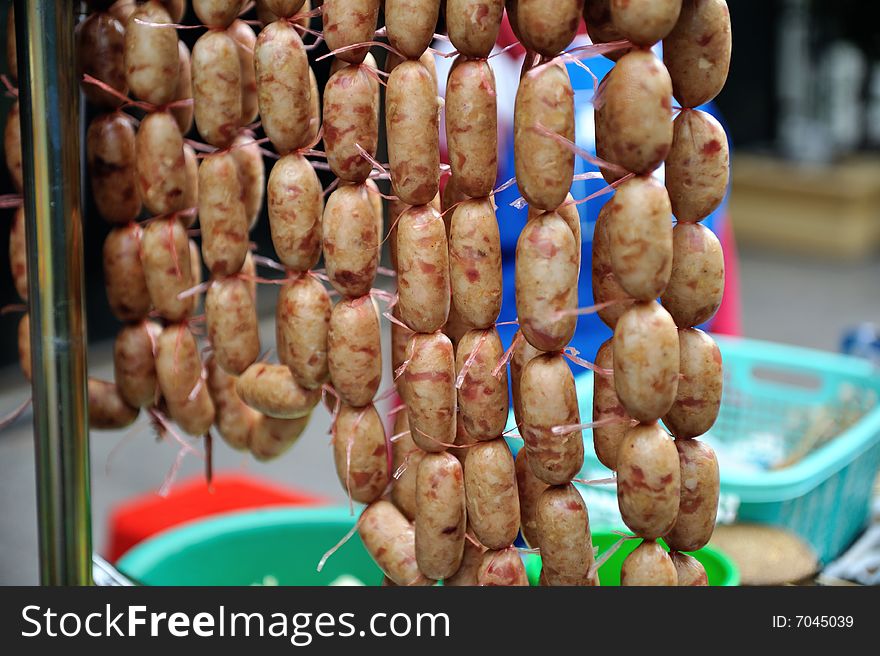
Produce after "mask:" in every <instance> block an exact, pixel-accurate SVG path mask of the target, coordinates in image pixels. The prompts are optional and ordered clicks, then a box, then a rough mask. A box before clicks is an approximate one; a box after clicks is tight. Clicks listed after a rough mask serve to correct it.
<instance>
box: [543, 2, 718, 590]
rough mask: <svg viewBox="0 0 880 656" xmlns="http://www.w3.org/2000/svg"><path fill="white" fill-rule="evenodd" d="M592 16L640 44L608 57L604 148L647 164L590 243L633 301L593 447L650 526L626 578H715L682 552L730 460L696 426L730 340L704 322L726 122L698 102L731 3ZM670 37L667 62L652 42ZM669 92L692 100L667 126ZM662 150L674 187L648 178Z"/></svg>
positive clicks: (714, 398)
mask: <svg viewBox="0 0 880 656" xmlns="http://www.w3.org/2000/svg"><path fill="white" fill-rule="evenodd" d="M648 5H650V6H648ZM585 18H586V19H587V25H588V29H589V30H590V34H591V36H592V37H593V39H594V40H596V41H601V40H615V39H618V38H621V37H622V38H625V39H627V40H628V41H629V42H630V43H632V44H633V48H632V49H631V50H628V51H626V52H621V53H614V54H613V55H612V56H613V58H615V59H617V64H616V66H615V67H614V68H613V69H612V71H611V72H610V73H609V74H608V76H607V77H606V78H605V80H603V82H602V84H601V85H600V87H599V89H600V90H599V98H598V102H597V103H596V113H595V120H596V146H597V153H598V155H599V157H600V158H602V159H604V160H606V161H608V162H611V163H613V164H616V165H618V166H619V167H621V168H622V169H623V171H624V172H631V173H633V174H635V175H634V176H632V177H629V178H628V179H626V180H624V181H623V182H621V183H620V184H619V186H618V187H617V190H616V193H615V195H614V197H613V198H612V199H611V200H610V201H609V202H608V203H607V204H606V205H605V206H604V207H603V209H602V212H601V213H600V215H599V218H598V220H597V223H596V228H595V236H594V240H593V290H594V296H595V300H596V302H597V303H604V302H609V301H623V300H625V299H632V302H618V303H617V304H612V305H609V307H607V308H606V309H605V310H604V311H600V312H599V314H600V317H601V318H602V319H603V321H605V323H606V324H608V325H609V326H610V327H611V328H613V329H614V337H613V339H612V340H609V341H608V342H606V343H605V344H603V345H602V347H601V348H600V350H599V353H598V355H597V358H596V364H597V365H598V366H599V367H603V368H606V369H613V378H608V377H602V376H597V377H596V378H595V386H594V395H593V419H594V421H600V420H602V419H603V418H613V419H614V420H615V421H613V422H609V423H607V424H605V425H602V426H600V427H596V428H594V433H593V435H594V445H595V449H596V454H597V456H598V457H599V459H600V460H601V461H602V463H603V464H605V465H606V466H608V467H609V468H611V469H613V470H615V471H616V472H617V497H618V504H619V507H620V512H621V515H622V517H623V520H624V522H625V523H626V525H627V526H628V527H629V528H630V529H631V530H632V531H633V532H634V533H635V534H636V536H638V537H640V538H642V541H641V543H640V544H639V545H638V546H637V547H636V548H635V550H633V551H632V552H631V553H630V555H628V556H627V558H626V560H625V561H624V564H623V569H622V572H621V583H622V584H623V585H676V584H678V585H706V584H707V582H706V574H705V571H703V569H702V566H701V565H700V564H699V562H698V561H697V560H696V559H695V558H693V557H692V556H689V555H685V554H684V553H682V552H685V551H694V550H696V549H699V548H701V547H703V546H704V545H705V544H706V543H707V542H708V540H709V538H710V537H711V535H712V531H713V530H714V526H715V515H716V511H717V505H718V491H719V478H718V476H719V474H718V463H717V460H716V458H715V454H714V453H713V452H712V449H711V448H710V447H709V446H707V445H706V444H705V443H703V442H699V441H696V440H693V439H692V438H694V437H696V436H698V435H701V434H703V433H705V432H706V431H708V430H709V428H711V426H712V424H713V423H714V421H715V419H716V417H717V415H718V410H719V406H720V401H721V387H722V370H721V354H720V352H719V350H718V347H717V346H716V345H715V343H714V342H713V341H712V339H711V338H710V337H709V336H708V335H706V334H705V333H703V332H702V331H700V330H699V329H697V328H694V326H696V325H698V324H701V323H703V322H705V321H707V320H709V319H710V318H711V317H712V315H714V313H715V311H716V310H717V309H718V307H719V305H720V302H721V294H722V289H723V281H724V261H723V255H722V252H721V245H720V243H719V241H718V239H717V238H716V237H715V236H714V235H713V233H712V232H711V231H709V230H708V229H707V228H705V227H704V226H702V225H700V224H699V223H698V221H700V220H701V219H703V218H705V217H706V216H707V215H708V214H709V213H711V212H712V211H713V210H714V209H715V208H716V207H717V206H718V205H719V204H720V202H721V200H722V198H723V196H724V193H725V190H726V187H727V175H728V164H729V163H728V150H727V138H726V135H725V134H724V130H723V129H722V128H721V126H720V124H718V122H717V121H716V120H715V119H713V118H712V117H711V116H709V115H708V114H706V113H704V112H701V111H699V110H695V109H692V108H693V107H695V106H696V105H700V104H702V103H705V102H707V101H709V100H711V99H712V98H714V97H715V96H716V95H717V94H718V92H719V91H720V90H721V87H722V86H723V85H724V81H725V79H726V77H727V70H728V66H729V61H730V18H729V14H728V9H727V4H726V2H724V0H684V1H683V2H678V1H668V2H654V3H639V2H633V3H629V5H627V4H626V3H618V2H614V1H613V0H612V2H610V3H608V2H605V3H600V2H595V3H588V4H587V6H586V7H585ZM591 18H592V21H591ZM660 39H663V61H662V62H661V61H660V60H659V59H657V58H656V57H655V56H654V55H653V54H652V53H651V51H650V50H649V49H648V48H650V46H652V45H653V44H654V43H656V42H657V41H658V40H660ZM673 96H674V97H675V98H676V99H677V100H678V101H679V102H680V103H681V105H682V109H681V111H680V112H679V114H678V116H677V117H676V118H675V121H674V123H670V122H669V117H670V112H671V104H670V98H672V97H673ZM663 160H665V162H666V169H665V175H666V184H665V186H664V185H662V184H661V183H660V182H659V181H657V180H656V178H654V177H652V175H651V173H652V171H654V169H656V168H657V167H658V166H659V165H660V164H661V163H662V162H663ZM603 174H604V175H605V177H606V180H609V181H611V180H612V179H618V178H619V177H620V176H619V172H614V171H612V170H609V169H604V170H603ZM670 215H674V216H675V217H676V219H677V225H676V226H675V228H674V229H673V228H671V227H670V222H669V217H670ZM658 297H659V298H660V301H661V303H662V305H661V304H658V303H657V302H656V300H655V299H657V298H658ZM661 419H662V421H663V424H664V425H665V427H666V429H668V430H669V431H670V432H671V433H672V435H673V436H674V440H673V439H671V438H670V435H669V434H668V433H667V432H666V430H664V428H663V427H662V426H661V425H660V424H659V423H658V421H659V420H661ZM661 537H662V538H663V539H664V540H665V541H666V543H667V545H668V546H669V547H670V549H672V552H673V553H672V556H671V557H670V555H669V554H667V552H666V551H665V550H664V549H663V548H662V547H661V546H660V545H659V543H658V542H657V540H658V539H659V538H661ZM545 557H546V556H545Z"/></svg>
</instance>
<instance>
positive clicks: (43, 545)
mask: <svg viewBox="0 0 880 656" xmlns="http://www.w3.org/2000/svg"><path fill="white" fill-rule="evenodd" d="M74 12H75V6H74V3H71V2H68V1H67V0H55V1H53V0H15V19H16V26H15V27H16V40H17V43H18V79H19V102H20V103H21V141H22V155H23V167H24V208H25V214H26V216H27V221H26V223H27V229H26V232H27V253H28V295H29V299H30V322H31V358H32V366H33V399H34V441H35V446H36V465H37V511H38V514H39V529H40V576H41V580H42V582H43V584H44V585H89V584H91V582H92V572H91V567H92V560H91V558H92V545H91V516H90V506H91V503H90V493H91V490H90V481H89V442H88V439H89V432H88V401H87V397H88V395H87V391H86V326H85V318H84V298H83V243H82V209H81V205H80V122H79V85H78V80H77V75H76V58H75V57H76V56H75V51H74V26H75V20H74Z"/></svg>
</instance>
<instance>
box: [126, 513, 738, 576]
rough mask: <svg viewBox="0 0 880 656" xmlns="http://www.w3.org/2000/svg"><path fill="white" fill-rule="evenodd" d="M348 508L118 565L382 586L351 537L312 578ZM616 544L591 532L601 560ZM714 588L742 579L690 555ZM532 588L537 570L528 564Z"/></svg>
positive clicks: (263, 516)
mask: <svg viewBox="0 0 880 656" xmlns="http://www.w3.org/2000/svg"><path fill="white" fill-rule="evenodd" d="M354 522H355V518H354V517H352V516H351V515H350V514H349V510H348V508H347V507H329V508H328V507H318V508H282V509H272V510H258V511H246V512H235V513H228V514H224V515H218V516H215V517H212V518H210V519H205V520H199V521H195V522H190V523H188V524H185V525H183V526H180V527H177V528H173V529H170V530H167V531H164V532H162V533H159V534H157V535H155V536H153V537H152V538H150V539H149V540H146V541H144V542H142V543H140V544H139V545H137V546H136V547H134V548H133V549H132V550H131V551H129V552H128V553H126V554H125V555H124V556H123V557H122V558H121V559H120V560H119V562H118V563H117V566H118V567H119V569H120V570H121V571H122V572H123V573H124V574H126V575H128V576H130V577H131V578H133V579H134V580H136V581H139V582H140V583H143V584H144V585H154V586H159V585H264V584H277V585H329V584H330V583H332V582H334V581H335V580H337V579H339V578H340V577H342V576H353V577H354V578H356V579H358V580H360V581H362V582H363V583H365V584H366V585H379V584H380V583H381V582H382V572H381V571H380V570H379V568H378V567H376V565H375V563H373V560H372V559H371V558H370V556H369V554H367V552H366V550H365V549H364V547H363V545H362V544H361V541H360V539H359V538H358V537H357V536H356V535H355V536H353V537H352V538H351V540H349V541H348V542H346V543H345V545H343V546H342V547H341V548H340V549H339V550H338V551H337V552H336V553H335V554H333V556H332V557H331V558H330V559H329V560H328V561H327V563H326V565H325V566H324V569H323V571H322V572H320V573H319V572H318V571H317V569H316V568H317V565H318V561H320V559H321V556H323V555H324V553H325V552H326V551H327V550H329V549H330V548H331V547H333V545H335V544H336V543H337V542H339V541H340V540H341V539H342V537H343V536H344V535H345V534H346V533H348V532H349V531H350V530H351V528H352V526H354ZM618 539H619V536H617V535H616V534H614V533H611V532H606V531H595V532H594V533H593V543H594V544H595V545H596V546H597V547H598V548H599V551H600V552H603V551H605V550H606V549H608V548H609V547H610V546H611V545H612V544H614V543H615V542H616V541H617V540H618ZM636 544H637V541H636V540H630V541H627V542H625V543H624V544H623V546H622V547H621V548H620V549H619V550H618V551H617V553H615V554H614V555H613V556H612V557H611V558H610V559H609V560H608V562H607V563H605V564H604V565H603V566H602V568H600V570H599V577H600V579H601V581H602V584H603V585H618V584H619V582H620V581H619V575H620V564H621V563H622V562H623V559H624V558H625V557H626V554H627V553H629V552H630V551H632V550H633V549H634V548H635V547H636ZM694 555H695V556H696V557H697V558H698V559H699V560H700V562H702V563H703V566H704V567H705V568H706V573H707V574H708V576H709V583H710V584H712V585H737V584H738V582H739V574H738V573H737V571H736V567H735V566H734V565H733V563H732V562H731V561H730V560H729V559H728V558H727V557H726V556H724V555H722V554H721V553H720V552H719V551H718V550H716V549H711V548H708V547H707V548H705V549H702V550H700V551H699V552H697V553H696V554H694ZM527 570H528V571H529V574H530V578H531V579H533V584H537V578H538V575H539V574H540V570H541V561H540V558H539V557H537V556H529V557H528V559H527Z"/></svg>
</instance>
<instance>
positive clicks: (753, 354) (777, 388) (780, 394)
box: [510, 337, 880, 562]
mask: <svg viewBox="0 0 880 656" xmlns="http://www.w3.org/2000/svg"><path fill="white" fill-rule="evenodd" d="M716 339H717V342H718V345H719V347H720V348H721V353H722V356H723V359H724V395H723V398H722V403H721V412H720V413H719V416H718V421H717V423H716V424H715V426H714V427H713V428H712V430H711V431H710V432H709V434H708V435H707V436H706V439H708V440H709V441H710V443H713V444H715V445H717V446H716V450H717V451H718V454H719V463H720V467H721V495H722V504H721V505H722V510H723V509H724V508H725V507H726V508H727V509H728V510H732V511H733V512H735V515H736V519H737V520H738V521H744V522H761V523H766V524H773V525H777V526H781V527H783V528H786V529H789V530H791V531H793V532H794V533H796V534H798V535H799V536H801V537H802V538H803V539H804V540H806V541H807V542H808V543H809V544H810V545H812V547H813V548H814V549H815V551H816V554H817V555H818V557H819V558H820V560H822V561H823V562H828V561H830V560H833V559H834V558H835V557H836V556H837V555H839V554H840V553H841V552H842V551H844V550H845V549H846V548H847V547H848V546H849V545H850V544H851V543H852V542H853V541H854V540H855V538H856V537H857V536H858V535H859V533H861V531H862V530H863V529H864V527H865V525H866V523H867V521H868V516H869V505H870V500H871V491H872V487H873V484H874V479H875V477H876V475H877V469H878V465H880V406H876V405H875V406H874V408H873V409H872V410H870V411H869V412H868V413H867V414H865V415H864V416H863V417H862V418H861V419H859V420H858V421H857V422H856V423H855V424H853V425H851V426H850V427H849V428H847V429H846V430H844V431H843V432H841V433H840V434H839V435H837V436H836V437H835V438H833V439H832V440H830V441H829V442H827V443H826V444H824V445H823V446H821V447H819V448H816V449H815V450H813V451H811V452H809V453H808V454H807V455H806V456H805V457H803V458H802V459H800V460H799V461H797V462H796V463H795V464H793V465H791V466H788V467H785V468H783V469H778V470H767V469H763V470H761V469H758V470H755V471H742V470H736V468H735V467H732V466H729V463H727V465H726V463H725V458H724V451H723V448H724V447H735V448H740V449H753V448H754V449H760V448H764V447H766V442H767V440H768V438H769V437H771V436H772V437H773V438H774V439H779V443H780V444H779V446H780V449H781V450H782V451H783V452H784V453H783V455H784V454H787V453H791V452H793V451H794V450H795V449H797V448H798V446H799V444H800V441H801V440H802V438H803V435H804V432H803V427H802V426H799V425H798V423H797V422H795V421H793V417H794V416H796V415H798V414H799V413H800V414H803V412H804V411H811V410H812V411H814V410H816V409H821V408H827V409H829V410H830V411H831V412H833V410H834V408H835V407H836V406H837V405H839V403H840V397H841V393H842V391H843V390H845V389H849V390H855V391H857V392H858V393H860V394H862V395H864V396H867V395H871V394H873V395H874V396H875V398H876V397H878V396H880V373H878V370H877V369H876V368H875V367H874V366H873V365H872V364H871V363H870V362H868V361H867V360H862V359H859V358H853V357H850V356H845V355H838V354H834V353H826V352H822V351H815V350H811V349H804V348H798V347H792V346H783V345H780V344H771V343H768V342H760V341H754V340H747V339H732V338H722V337H718V338H716ZM577 390H578V402H579V405H580V411H581V417H582V418H583V420H584V421H589V418H590V417H591V416H592V410H591V408H592V396H593V378H592V374H589V373H586V374H584V375H580V376H578V377H577ZM510 425H511V426H512V425H513V424H512V417H511V424H510ZM584 440H585V447H586V449H585V451H586V457H585V462H584V469H583V471H582V472H581V477H582V478H586V479H596V478H604V477H606V476H608V475H609V473H608V470H607V469H606V468H605V467H604V466H603V465H602V464H601V463H599V461H598V459H596V457H595V453H594V451H593V446H592V444H593V440H592V431H589V430H587V431H584ZM719 447H721V448H719ZM581 489H582V491H583V492H584V496H585V498H586V499H587V505H588V507H590V509H591V517H592V511H593V507H594V506H595V507H597V508H602V507H606V508H607V507H608V506H610V505H614V507H616V498H615V489H614V487H613V486H605V487H598V486H590V487H582V488H581ZM618 517H619V516H618ZM601 521H603V523H604V522H606V521H608V520H607V519H606V518H605V517H604V516H603V517H602V520H601ZM615 524H616V522H615ZM618 525H619V524H618Z"/></svg>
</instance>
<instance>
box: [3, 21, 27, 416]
mask: <svg viewBox="0 0 880 656" xmlns="http://www.w3.org/2000/svg"><path fill="white" fill-rule="evenodd" d="M15 48H16V44H15V10H14V8H13V6H12V5H10V6H9V11H8V12H7V14H6V68H7V70H8V71H9V73H8V75H9V83H8V86H9V87H10V88H9V91H10V93H15V94H17V90H16V91H13V90H12V87H11V85H12V84H13V83H14V82H15V81H16V78H17V76H18V57H17V53H16V49H15ZM3 152H4V156H5V159H6V168H7V171H9V177H10V179H11V180H12V184H13V186H14V188H15V194H16V195H17V196H18V197H17V198H15V197H13V196H9V201H8V203H4V206H5V207H15V213H14V214H13V217H12V225H11V226H10V229H9V267H10V271H11V273H12V280H13V283H14V286H15V291H16V293H17V294H18V296H19V298H20V299H21V300H22V302H23V303H27V300H28V267H27V245H26V243H25V214H24V206H23V204H22V202H21V195H22V193H23V182H24V181H23V173H22V161H21V115H20V113H19V104H18V98H16V99H15V101H14V102H13V103H12V107H11V108H10V110H9V114H7V115H6V124H5V126H4V129H3ZM17 340H18V362H19V366H20V368H21V372H22V374H23V375H24V377H25V379H26V380H27V381H28V382H30V380H31V336H30V319H29V314H28V312H27V310H26V308H25V312H24V314H23V315H22V317H21V319H19V321H18V333H17ZM24 407H26V406H22V407H21V408H20V410H23V409H24ZM17 413H18V411H16V412H14V413H13V414H12V415H10V416H9V417H8V418H7V419H4V424H5V423H6V422H8V421H11V420H14V419H15V417H16V416H17Z"/></svg>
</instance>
